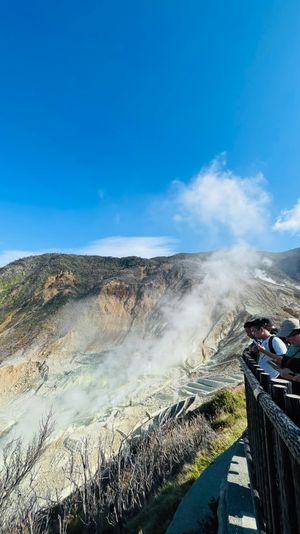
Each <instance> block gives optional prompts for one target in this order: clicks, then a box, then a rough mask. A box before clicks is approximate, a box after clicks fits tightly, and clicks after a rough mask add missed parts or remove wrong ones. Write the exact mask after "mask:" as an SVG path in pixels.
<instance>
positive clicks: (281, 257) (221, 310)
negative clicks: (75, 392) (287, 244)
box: [0, 249, 300, 397]
mask: <svg viewBox="0 0 300 534" xmlns="http://www.w3.org/2000/svg"><path fill="white" fill-rule="evenodd" d="M214 257H215V256H214V255H213V254H209V253H207V254H178V255H175V256H172V257H168V258H154V259H150V260H146V259H141V258H137V257H129V258H121V259H118V258H104V257H97V256H91V257H88V256H75V255H66V254H45V255H41V256H32V257H29V258H25V259H21V260H18V261H15V262H13V263H11V264H9V265H7V266H6V267H4V268H2V269H0V344H1V349H0V364H1V362H2V368H1V372H0V383H3V382H5V384H6V385H5V386H3V389H2V393H4V391H6V392H7V393H8V390H10V393H11V395H12V396H14V395H15V393H16V391H17V392H21V391H22V390H24V389H25V390H26V389H27V388H28V387H30V385H34V384H39V381H40V380H41V379H42V380H43V378H45V375H46V374H47V376H48V373H49V369H50V372H51V367H52V369H53V371H55V370H57V366H58V367H60V368H61V369H63V368H64V367H68V369H69V368H72V361H73V359H74V355H75V354H77V355H78V354H84V355H88V356H89V357H90V356H91V355H93V354H94V360H95V359H97V358H98V357H99V354H101V355H103V354H104V353H108V352H109V351H112V350H115V348H116V347H122V345H123V343H124V342H125V340H126V339H127V340H128V336H129V337H130V339H132V337H133V336H135V339H137V338H138V340H139V341H135V348H137V347H138V345H139V343H140V344H141V340H144V341H145V340H147V343H146V342H145V344H144V346H146V345H147V344H148V345H149V343H150V342H149V339H150V337H152V338H153V339H155V340H157V339H162V338H163V337H164V333H165V331H166V330H169V334H170V335H169V337H167V338H166V341H165V343H164V345H163V349H164V350H166V351H168V350H170V351H172V350H173V347H172V346H171V345H169V346H168V340H169V341H172V343H173V342H174V339H175V337H176V330H177V333H178V332H180V328H182V326H181V325H180V322H181V323H182V322H183V324H184V326H185V321H186V322H187V328H183V334H184V332H185V331H186V330H187V329H188V328H189V324H194V319H192V317H194V318H195V317H198V318H199V322H200V321H201V322H202V323H204V324H205V323H207V324H205V327H204V326H203V332H202V336H200V338H199V339H196V338H197V336H196V338H195V335H196V334H195V332H194V331H195V330H196V329H199V327H198V325H197V321H195V324H194V326H193V327H191V332H190V339H191V338H193V339H194V338H195V339H194V343H192V344H191V346H190V347H189V349H187V351H186V354H184V355H183V358H182V360H184V359H187V358H188V357H189V356H190V355H191V354H189V351H190V352H192V353H193V354H194V355H196V359H197V360H198V363H199V362H201V361H202V360H203V359H204V360H206V359H207V358H209V357H211V356H212V355H213V354H215V353H218V352H219V351H220V350H221V352H222V350H223V352H224V351H225V353H228V354H229V353H230V351H231V352H232V353H233V354H236V353H237V352H238V351H239V347H240V346H241V342H244V338H241V335H242V329H241V325H242V322H243V321H244V319H245V318H246V317H247V316H248V315H251V314H262V313H263V314H264V315H265V314H268V315H271V316H272V317H273V318H274V320H275V321H280V320H281V318H282V317H284V316H286V315H294V314H296V315H297V313H298V309H299V302H298V299H299V295H300V249H295V250H291V251H288V252H285V253H279V254H274V253H260V254H259V255H258V256H257V257H255V260H253V259H251V261H250V262H249V265H247V262H246V263H245V258H242V255H241V257H240V258H239V257H237V259H235V262H234V264H233V265H231V264H230V261H229V260H228V257H226V259H224V261H223V260H222V257H221V258H219V259H218V258H217V259H216V260H214V259H213V258H214ZM239 265H241V269H239ZM245 269H248V270H247V273H246V271H245ZM242 270H244V271H245V272H244V273H243V274H241V271H242ZM215 271H216V272H215ZM235 271H236V273H235ZM239 271H240V272H239ZM230 274H231V275H233V279H232V280H230ZM222 276H223V277H224V280H222ZM235 276H236V283H235V280H234V277H235ZM250 279H251V281H252V283H251V284H250V285H248V282H249V281H250ZM297 284H299V287H298V285H297ZM236 285H238V286H239V287H238V289H236V287H235V286H236ZM214 286H215V287H214ZM218 286H220V289H218ZM223 286H225V292H224V294H222V292H223ZM191 295H192V296H193V298H192V297H191ZM231 296H233V298H232V302H231V303H230V306H229V305H228V306H226V305H225V301H227V302H228V300H231ZM219 297H220V298H219ZM189 299H190V300H191V302H189ZM218 300H220V302H219V303H218V302H217V301H218ZM193 307H194V308H195V310H194V313H193ZM208 308H210V309H208ZM176 313H177V315H178V317H177V316H176ZM189 313H191V319H190V318H189ZM208 316H209V321H208V320H207V318H208ZM170 317H171V319H170ZM202 317H203V319H202ZM177 323H178V324H177ZM172 329H173V331H174V332H173V334H172V333H170V330H172ZM200 330H201V329H200ZM169 338H170V339H169ZM241 340H243V341H241ZM143 343H144V342H143ZM150 344H151V343H150ZM138 350H140V348H139V347H138ZM225 359H226V358H225ZM174 363H175V364H176V363H177V361H175V362H174ZM1 376H2V380H1ZM11 395H8V396H9V397H10V396H11Z"/></svg>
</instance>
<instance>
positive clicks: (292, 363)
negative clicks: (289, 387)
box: [281, 356, 300, 373]
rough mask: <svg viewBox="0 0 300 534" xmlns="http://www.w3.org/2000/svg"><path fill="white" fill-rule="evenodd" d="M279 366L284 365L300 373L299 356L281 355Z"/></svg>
mask: <svg viewBox="0 0 300 534" xmlns="http://www.w3.org/2000/svg"><path fill="white" fill-rule="evenodd" d="M281 367H286V368H288V369H290V371H293V372H295V373H300V358H292V357H289V356H283V358H282V362H281Z"/></svg>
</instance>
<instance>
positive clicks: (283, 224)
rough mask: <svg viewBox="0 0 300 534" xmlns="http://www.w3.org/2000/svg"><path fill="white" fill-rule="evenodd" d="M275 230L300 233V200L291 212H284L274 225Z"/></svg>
mask: <svg viewBox="0 0 300 534" xmlns="http://www.w3.org/2000/svg"><path fill="white" fill-rule="evenodd" d="M273 230H277V231H279V232H290V233H292V234H295V233H298V232H300V199H298V201H297V204H295V206H294V207H293V208H292V209H291V210H282V211H281V213H280V215H279V217H278V218H277V219H276V222H275V224H274V225H273Z"/></svg>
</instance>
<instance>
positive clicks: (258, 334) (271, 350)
mask: <svg viewBox="0 0 300 534" xmlns="http://www.w3.org/2000/svg"><path fill="white" fill-rule="evenodd" d="M271 330H272V324H271V321H270V320H269V319H266V318H262V319H257V320H255V321H253V323H252V332H253V335H254V337H255V338H256V339H258V342H257V343H256V344H257V348H258V350H259V358H258V364H259V365H260V366H261V367H262V368H263V369H264V370H265V371H266V373H268V374H269V375H270V376H271V378H277V377H278V376H279V374H280V373H279V370H277V369H274V367H273V366H272V361H273V360H275V361H276V356H277V357H278V356H283V355H284V354H285V353H286V352H287V346H286V344H285V343H284V341H282V339H280V337H278V336H276V335H273V334H271ZM270 355H272V356H273V357H271V356H270ZM278 364H280V362H279V361H278Z"/></svg>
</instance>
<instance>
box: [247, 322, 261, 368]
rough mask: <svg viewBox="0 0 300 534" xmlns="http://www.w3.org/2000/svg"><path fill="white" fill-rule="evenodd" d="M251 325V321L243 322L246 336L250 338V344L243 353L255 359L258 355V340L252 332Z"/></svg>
mask: <svg viewBox="0 0 300 534" xmlns="http://www.w3.org/2000/svg"><path fill="white" fill-rule="evenodd" d="M252 326H253V321H246V322H245V324H244V329H245V332H246V334H247V336H248V337H249V338H250V339H252V343H250V345H249V346H248V347H246V348H245V349H244V350H243V354H248V355H249V356H251V357H252V358H254V359H255V360H256V361H257V360H258V357H259V352H258V348H257V342H258V340H257V339H256V337H255V336H254V334H253V333H252Z"/></svg>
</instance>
